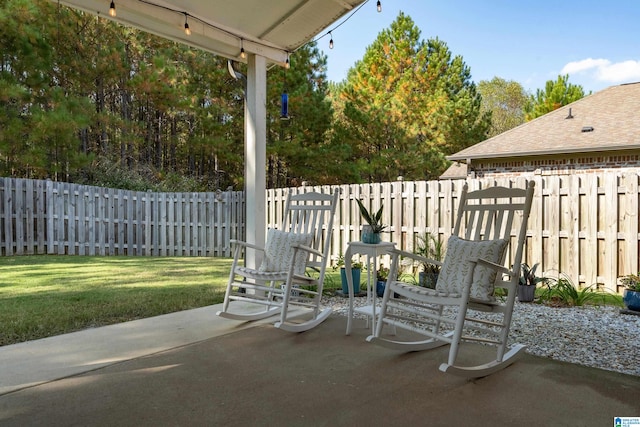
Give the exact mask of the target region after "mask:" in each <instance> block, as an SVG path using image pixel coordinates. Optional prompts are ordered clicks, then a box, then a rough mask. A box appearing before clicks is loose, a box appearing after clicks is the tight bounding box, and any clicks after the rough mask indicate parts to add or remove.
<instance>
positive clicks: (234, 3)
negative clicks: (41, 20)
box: [52, 0, 375, 65]
mask: <svg viewBox="0 0 640 427" xmlns="http://www.w3.org/2000/svg"><path fill="white" fill-rule="evenodd" d="M52 1H56V0H52ZM363 2H365V0H227V1H223V0H184V1H177V0H149V1H147V0H114V4H115V6H116V16H115V17H111V16H109V6H110V3H111V0H61V1H60V4H63V5H66V6H70V7H72V8H76V9H79V10H83V11H86V12H88V13H91V14H94V15H98V16H101V17H104V18H108V19H112V20H113V21H115V22H119V23H121V24H123V25H128V26H131V27H135V28H138V29H141V30H143V31H146V32H149V33H152V34H156V35H158V36H161V37H165V38H167V39H169V40H173V41H176V42H180V43H184V44H187V45H190V46H193V47H197V48H200V49H202V50H205V51H208V52H211V53H214V54H216V55H220V56H223V57H226V58H229V59H234V60H236V61H240V62H246V60H243V59H242V58H240V49H241V48H244V50H245V52H247V53H255V54H257V55H261V56H264V57H265V58H267V60H268V61H269V62H271V63H279V64H281V65H282V64H284V62H285V61H286V59H287V53H288V52H294V51H295V50H296V49H298V48H299V47H300V46H302V45H304V44H305V43H307V42H308V41H310V40H312V39H313V38H314V37H315V36H316V35H318V34H320V33H321V32H322V31H323V30H325V29H327V28H328V27H329V26H331V24H333V23H334V22H336V21H337V20H338V19H340V18H341V17H342V16H344V15H345V14H348V13H349V12H352V11H353V10H355V9H356V8H357V7H358V6H359V5H361V4H362V3H363ZM371 7H375V5H372V6H371ZM185 20H186V21H187V22H188V24H189V28H190V30H191V35H186V34H185V31H184V24H185Z"/></svg>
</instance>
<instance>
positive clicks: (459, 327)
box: [367, 182, 534, 378]
mask: <svg viewBox="0 0 640 427" xmlns="http://www.w3.org/2000/svg"><path fill="white" fill-rule="evenodd" d="M533 191H534V183H533V182H530V183H529V185H528V187H527V188H526V189H518V188H505V187H492V188H487V189H483V190H478V191H473V192H468V186H467V184H465V186H464V189H463V191H462V195H461V198H460V206H459V208H458V212H457V217H456V222H455V227H454V230H453V234H452V236H451V237H450V238H449V240H448V244H447V247H446V255H445V259H444V261H443V262H442V263H438V262H436V261H433V260H428V259H426V258H424V257H420V256H417V255H415V254H413V253H410V252H405V251H399V250H395V251H394V252H393V254H392V259H391V269H390V270H391V271H390V274H389V277H397V272H398V268H399V267H398V266H399V264H400V262H401V258H412V259H414V260H417V261H418V262H427V261H428V262H431V263H432V264H436V265H441V266H442V269H441V272H440V275H439V278H438V281H437V283H436V287H435V289H429V288H424V287H420V286H417V285H415V284H408V283H403V282H401V281H389V282H388V285H387V286H386V289H385V293H384V296H383V299H382V307H381V310H380V321H379V322H378V323H377V325H376V331H375V332H374V334H373V335H371V336H369V337H368V338H367V341H369V342H373V343H376V344H379V345H381V346H384V347H388V348H393V349H399V350H404V351H421V350H427V349H432V348H436V347H440V346H443V345H446V344H450V348H449V357H448V361H447V363H443V364H441V365H440V370H441V371H443V372H449V373H453V374H457V375H460V376H464V377H467V378H478V377H483V376H486V375H489V374H491V373H493V372H495V371H498V370H500V369H503V368H505V367H507V366H509V365H510V364H512V363H513V362H514V361H515V360H516V358H517V357H518V356H519V355H521V354H522V353H523V352H524V350H525V347H524V346H523V345H519V344H517V345H513V346H512V347H511V348H509V347H508V343H507V340H508V337H509V327H510V325H511V316H512V313H513V307H514V303H515V298H516V293H517V286H518V281H519V278H520V265H521V262H522V252H523V247H524V242H525V237H526V232H527V221H528V218H529V212H530V211H531V202H532V199H533ZM514 227H515V228H516V229H515V230H512V229H513V228H514ZM505 260H508V261H507V262H505ZM495 288H501V289H503V292H501V293H499V294H497V295H496V294H495V293H494V289H495ZM483 313H485V314H484V315H483ZM486 313H492V314H491V315H488V316H487V315H486ZM384 325H391V326H394V327H395V328H396V329H401V330H404V331H410V332H411V333H410V334H405V335H407V336H411V337H412V338H409V339H414V337H416V336H418V337H419V338H417V339H416V340H415V341H408V340H404V339H397V340H396V339H394V340H392V339H386V338H383V337H382V336H381V333H382V329H383V326H384ZM469 332H471V334H469ZM416 334H417V335H416ZM463 340H464V341H475V342H481V343H484V344H491V345H495V346H497V354H496V357H495V359H493V360H491V361H489V362H487V363H482V364H479V365H476V366H460V365H459V364H458V350H459V346H460V343H461V341H463Z"/></svg>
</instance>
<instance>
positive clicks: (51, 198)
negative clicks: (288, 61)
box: [0, 172, 640, 291]
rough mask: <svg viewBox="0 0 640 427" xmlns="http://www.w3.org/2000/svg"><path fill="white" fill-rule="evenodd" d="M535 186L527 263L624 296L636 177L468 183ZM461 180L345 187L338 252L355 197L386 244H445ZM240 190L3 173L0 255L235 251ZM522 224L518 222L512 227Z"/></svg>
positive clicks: (276, 205)
mask: <svg viewBox="0 0 640 427" xmlns="http://www.w3.org/2000/svg"><path fill="white" fill-rule="evenodd" d="M528 180H533V181H535V183H536V194H535V198H534V203H533V209H532V215H531V218H530V220H529V226H528V229H529V230H528V233H527V235H528V237H527V243H526V251H525V255H524V259H525V260H526V262H527V263H529V264H534V263H538V262H539V263H540V264H541V266H540V269H541V270H540V271H545V272H548V273H552V274H553V273H555V274H558V272H562V273H563V274H564V275H566V276H567V277H569V278H570V279H571V280H572V281H573V282H574V283H576V284H579V285H582V286H585V285H586V286H589V285H592V284H595V283H598V284H603V285H604V286H605V287H606V288H608V289H610V290H613V291H619V290H620V289H619V288H618V287H617V285H616V278H617V277H619V276H622V275H625V274H629V273H633V272H637V271H638V255H639V251H638V248H639V244H638V242H639V234H638V232H639V229H638V228H639V225H638V221H639V220H638V209H639V204H638V202H639V191H640V190H639V186H638V181H639V175H638V173H637V172H628V173H619V172H601V173H597V174H595V173H584V174H573V175H548V176H541V175H536V176H533V177H528V178H524V177H522V178H517V179H513V178H507V177H501V178H482V179H468V180H467V181H466V182H468V184H469V187H470V189H472V190H473V189H478V188H485V187H488V186H492V185H504V186H518V187H524V186H525V185H526V183H527V181H528ZM464 183H465V181H448V180H447V181H444V180H443V181H407V182H402V181H398V182H390V183H376V184H358V185H356V184H352V185H342V186H339V188H340V190H341V196H340V200H339V206H338V209H337V213H336V218H335V227H334V230H333V235H332V249H331V250H332V254H333V255H334V256H336V257H337V256H338V255H339V254H340V253H342V252H343V251H344V249H345V248H346V244H347V242H349V241H351V240H357V239H359V230H360V226H361V224H362V220H361V218H360V214H359V211H358V207H357V204H356V202H355V200H356V199H361V200H363V201H364V202H365V204H369V205H370V206H371V207H372V208H374V209H376V210H377V209H378V208H379V207H380V205H381V204H382V206H383V218H384V220H385V222H386V223H387V224H389V228H388V234H387V235H386V236H385V237H384V238H383V240H389V241H393V242H396V244H397V246H398V247H400V248H402V249H405V250H412V249H413V247H414V243H415V241H416V237H417V236H418V235H419V234H420V233H422V232H424V231H428V232H431V233H433V234H435V235H437V236H439V237H440V238H441V239H443V240H446V239H447V238H448V236H449V234H450V231H451V228H452V226H453V221H454V217H455V208H456V206H457V203H458V198H459V195H460V192H461V191H462V187H463V185H464ZM311 189H313V190H315V191H321V192H326V193H329V192H332V191H333V190H334V189H335V186H318V187H298V188H287V189H272V190H268V191H267V204H268V206H267V224H268V225H269V226H275V225H277V224H279V223H280V222H281V220H282V211H283V207H284V202H285V200H286V196H287V194H289V193H290V192H302V191H310V190H311ZM244 209H245V201H244V194H243V193H242V192H232V191H228V192H212V193H152V192H135V191H125V190H116V189H106V188H101V187H92V186H84V185H76V184H69V183H59V182H51V181H39V180H28V179H13V178H0V253H1V254H2V255H7V256H11V255H30V254H65V255H133V256H138V255H143V256H219V257H226V256H230V254H231V252H230V247H229V241H230V240H231V239H242V238H243V237H244V235H245V225H244V219H245V214H244ZM515 227H517V224H514V230H515Z"/></svg>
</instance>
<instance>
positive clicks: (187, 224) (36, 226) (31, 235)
mask: <svg viewBox="0 0 640 427" xmlns="http://www.w3.org/2000/svg"><path fill="white" fill-rule="evenodd" d="M243 197H244V196H243V194H242V193H238V192H215V193H152V192H140V191H126V190H116V189H109V188H101V187H93V186H86V185H76V184H69V183H62V182H52V181H38V180H28V179H9V178H0V231H1V235H0V250H1V251H2V254H3V255H29V254H58V255H149V256H230V254H231V251H230V247H229V240H230V239H235V238H238V237H240V236H242V235H244V229H243V227H244V198H243Z"/></svg>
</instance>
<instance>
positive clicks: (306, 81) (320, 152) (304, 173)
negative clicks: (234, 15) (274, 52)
mask: <svg viewBox="0 0 640 427" xmlns="http://www.w3.org/2000/svg"><path fill="white" fill-rule="evenodd" d="M326 68H327V57H326V55H324V54H322V53H321V52H320V50H319V49H318V47H317V45H316V43H315V42H312V43H308V44H306V45H304V46H302V47H301V48H300V49H298V50H297V51H296V52H295V54H294V55H292V56H291V68H290V69H288V70H285V69H283V68H279V67H276V68H273V69H272V70H271V71H270V72H269V74H268V76H267V92H268V100H267V149H268V167H267V186H268V187H269V188H272V187H283V186H292V185H300V183H301V182H302V181H310V182H312V183H315V184H324V183H326V175H325V168H324V163H325V161H326V158H325V157H324V156H325V155H326V140H327V133H328V131H329V129H331V126H332V110H331V102H330V100H329V99H328V98H327V93H328V86H327V77H326V71H325V70H326ZM285 91H286V92H287V94H288V97H289V116H290V117H289V119H288V120H282V119H281V117H280V116H281V114H280V113H281V102H280V101H281V95H282V93H283V92H285ZM321 158H323V159H324V160H325V161H323V162H319V161H318V159H321Z"/></svg>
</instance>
